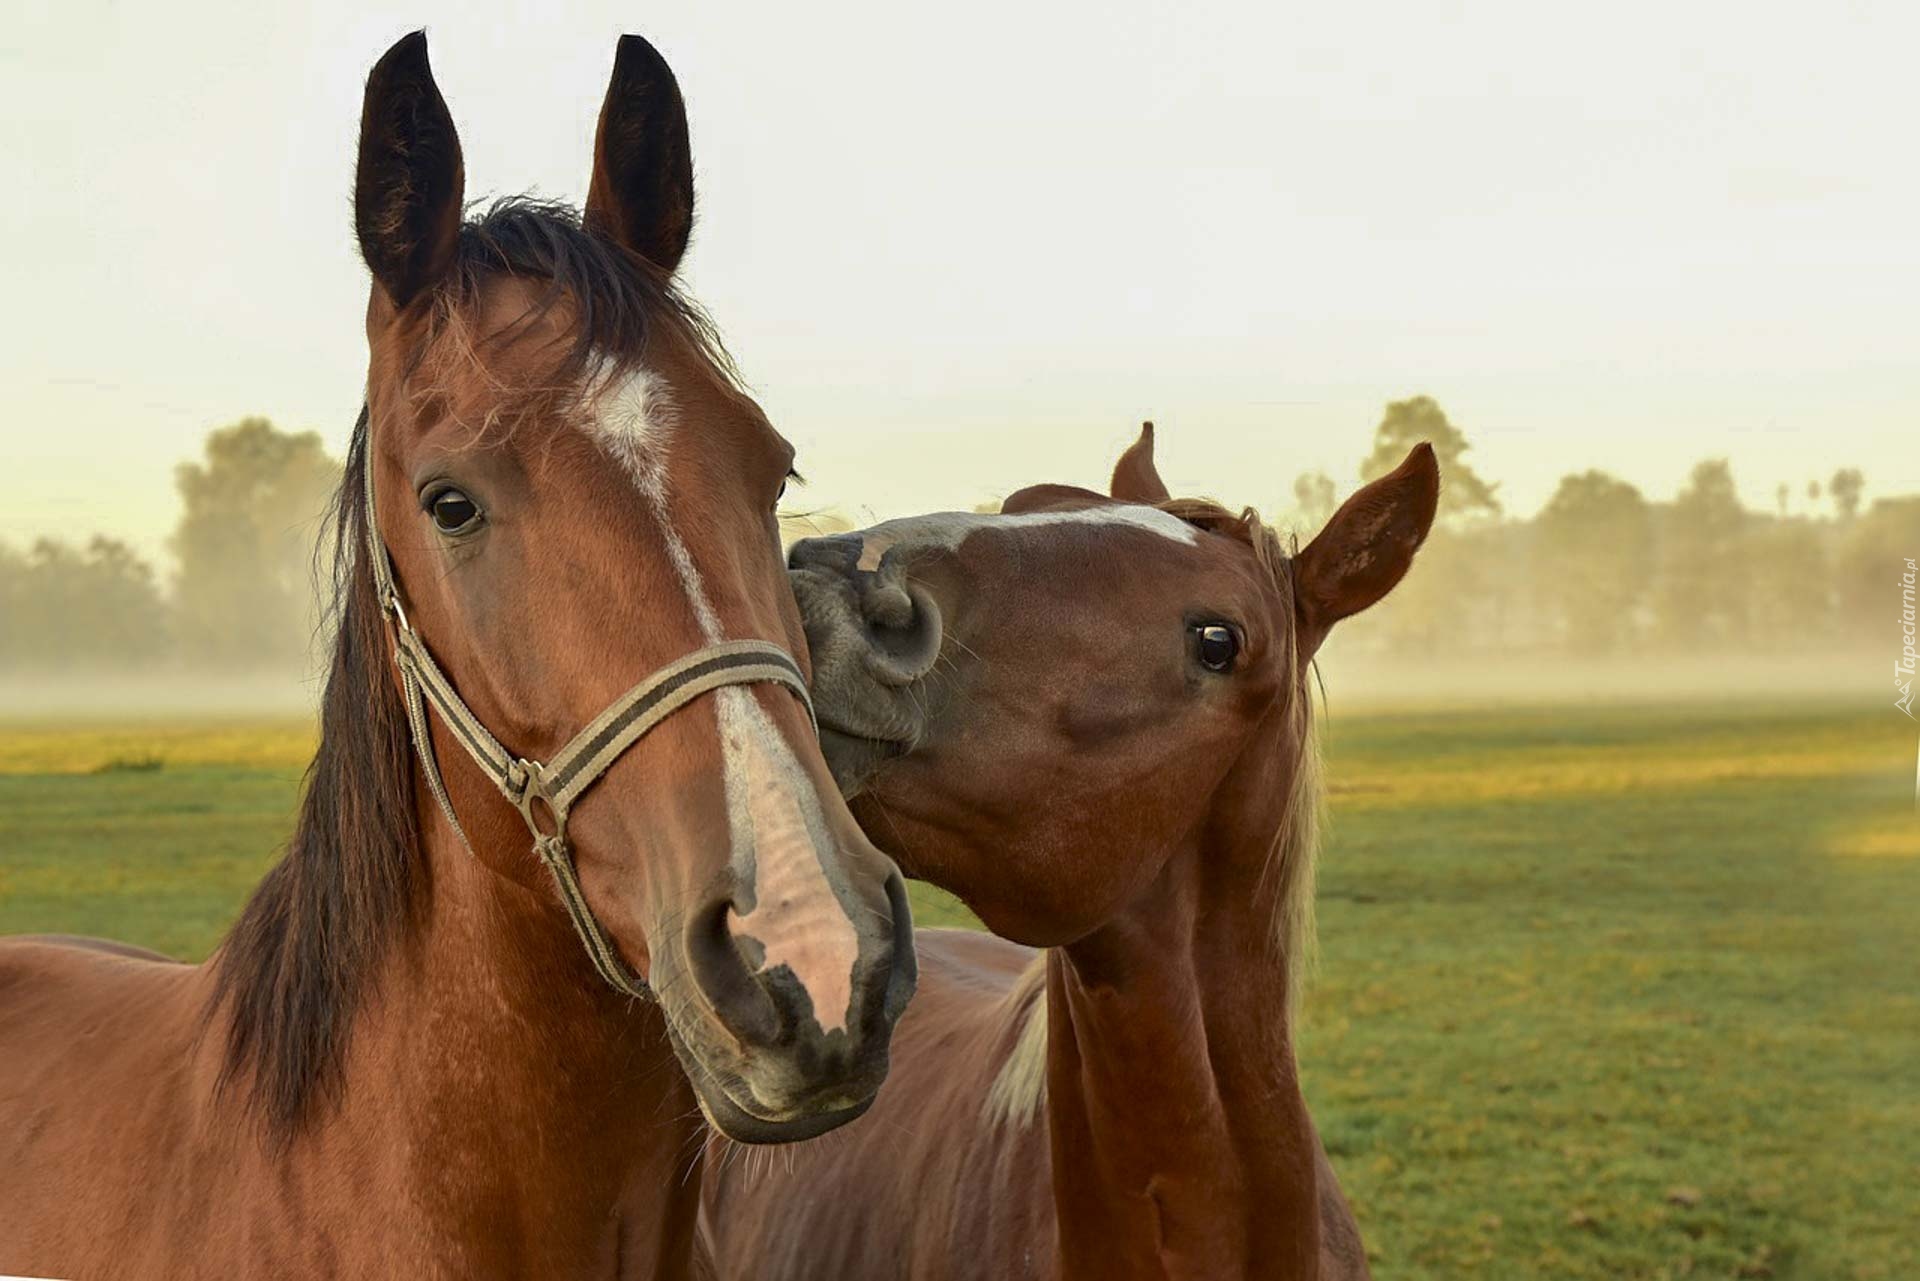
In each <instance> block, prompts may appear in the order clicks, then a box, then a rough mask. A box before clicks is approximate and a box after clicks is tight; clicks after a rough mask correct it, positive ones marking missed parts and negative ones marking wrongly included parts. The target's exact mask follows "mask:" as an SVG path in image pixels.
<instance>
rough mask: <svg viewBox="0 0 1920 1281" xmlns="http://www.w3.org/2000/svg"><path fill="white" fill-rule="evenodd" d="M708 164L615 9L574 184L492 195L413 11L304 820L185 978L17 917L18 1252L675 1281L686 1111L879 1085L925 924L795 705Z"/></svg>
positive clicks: (854, 1099)
mask: <svg viewBox="0 0 1920 1281" xmlns="http://www.w3.org/2000/svg"><path fill="white" fill-rule="evenodd" d="M691 173H692V169H691V160H690V157H689V154H688V151H687V136H686V117H685V111H684V107H683V105H682V103H681V100H680V95H679V91H678V88H677V86H676V85H675V83H674V81H673V77H672V74H671V72H670V71H669V70H668V69H667V67H666V64H665V63H664V61H662V60H661V59H660V56H659V54H658V53H657V52H656V51H654V50H653V48H652V47H651V46H650V45H648V44H647V43H646V42H645V41H644V40H640V39H639V38H638V37H627V38H625V39H623V40H622V41H621V44H620V48H619V53H618V55H617V57H616V60H615V65H614V74H613V79H612V83H611V85H610V86H609V89H608V94H607V100H606V105H605V107H604V109H603V111H602V115H601V121H600V128H599V132H598V135H597V137H596V145H595V159H594V174H593V178H592V182H591V185H590V192H591V194H590V196H589V201H588V205H587V208H586V210H585V213H584V215H581V214H574V213H573V212H572V211H570V210H565V209H562V208H559V207H556V206H550V205H544V204H539V203H536V202H530V201H526V200H509V201H503V202H500V203H499V204H496V205H495V206H493V207H492V208H491V209H488V210H487V211H485V212H484V213H482V214H480V215H479V216H478V217H476V218H474V219H472V220H467V219H465V218H464V217H463V214H462V199H463V183H464V170H463V166H462V161H461V153H460V147H459V142H458V139H457V137H456V135H455V131H454V126H453V120H452V117H451V114H450V113H449V112H448V110H447V107H446V104H445V102H444V101H443V100H442V99H441V97H440V94H439V90H438V89H437V87H436V86H435V85H434V82H433V79H432V75H431V72H430V70H429V68H428V65H427V58H426V43H425V38H424V36H422V35H420V34H418V33H416V34H414V35H413V36H409V37H407V38H405V39H403V40H402V41H401V42H400V43H399V44H397V45H395V46H394V48H393V49H392V50H390V51H389V52H388V54H387V55H386V56H385V57H383V58H382V59H381V60H380V63H379V64H378V65H377V66H376V67H375V68H374V72H373V74H372V76H371V77H370V79H369V81H368V86H367V97H366V105H365V109H364V114H363V117H362V128H361V141H360V157H359V164H358V169H357V181H356V196H355V215H356V226H357V228H358V231H359V236H360V244H361V252H362V256H363V257H364V259H365V260H366V262H367V264H368V266H369V268H370V269H371V271H372V275H373V289H372V293H371V296H370V298H369V303H368V311H367V331H368V344H369V349H370V358H369V376H368V386H367V408H366V411H365V412H364V414H363V416H362V419H361V421H360V423H359V424H358V425H357V426H356V428H355V431H354V435H353V438H352V443H351V446H350V449H349V452H348V458H347V465H346V468H345V477H344V480H343V482H342V487H341V491H340V495H339V497H338V498H337V500H336V511H335V516H336V529H337V534H336V540H337V541H336V547H335V551H336V556H335V561H336V564H337V566H338V570H337V573H338V578H339V581H338V584H337V587H336V597H337V599H336V601H335V617H336V620H337V629H336V635H335V638H334V651H333V656H332V665H331V669H330V672H329V675H328V679H327V682H326V689H325V694H324V696H323V699H322V706H321V717H320V731H321V732H320V747H319V750H318V752H317V754H316V756H315V758H314V762H313V765H312V768H311V769H310V771H309V774H308V779H307V786H306V789H305V791H304V793H303V795H302V797H301V801H300V810H299V814H298V816H297V818H296V821H295V825H294V831H293V835H292V838H291V840H290V841H289V844H288V848H287V850H286V852H285V854H284V856H283V857H282V859H281V860H280V861H279V863H278V864H276V866H275V867H274V868H273V869H272V870H271V871H270V872H269V873H268V875H267V876H266V878H265V879H264V880H263V881H262V883H261V884H260V886H259V887H258V888H257V889H256V890H255V892H254V894H253V896H252V898H251V899H250V900H249V902H248V904H247V905H246V907H245V909H244V910H243V911H242V913H241V916H240V919H239V921H238V922H237V923H236V924H235V926H234V928H233V929H232V931H231V932H230V933H229V934H228V936H227V938H226V940H225V941H224V942H223V943H222V945H221V946H220V948H219V950H218V951H217V952H216V953H215V954H214V955H213V956H212V957H211V958H210V959H209V960H208V961H207V962H206V963H205V964H203V965H199V966H186V965H176V964H170V963H166V962H162V961H157V960H153V959H149V958H147V957H145V956H142V955H139V954H138V950H137V949H129V948H126V947H124V946H119V945H113V944H102V943H98V942H95V941H74V940H57V939H55V940H47V939H22V940H13V941H10V942H3V943H0V1273H30V1274H39V1275H50V1276H69V1277H100V1276H109V1277H110V1276H129V1277H140V1278H153V1277H172V1276H206V1275H227V1276H368V1275H400V1276H426V1277H433V1276H446V1277H454V1276H458V1277H508V1276H567V1277H616V1276H624V1277H660V1278H672V1277H678V1276H681V1275H684V1274H685V1272H686V1271H687V1269H688V1266H689V1263H690V1251H691V1242H692V1233H693V1229H694V1224H695V1219H696V1215H697V1198H698V1194H699V1183H700V1181H699V1168H698V1153H699V1147H700V1136H701V1135H702V1134H703V1133H704V1132H705V1131H704V1127H703V1125H702V1122H701V1117H702V1115H703V1114H704V1115H705V1116H706V1118H707V1119H708V1121H710V1122H711V1123H712V1124H713V1125H715V1126H718V1127H719V1128H721V1129H722V1130H723V1131H725V1132H726V1133H728V1134H730V1135H732V1136H733V1137H735V1138H737V1139H741V1140H744V1141H749V1142H781V1141H790V1140H792V1139H794V1138H799V1137H805V1136H809V1135H812V1134H816V1133H820V1132H822V1131H823V1130H826V1129H829V1128H831V1127H832V1126H833V1125H835V1124H838V1123H840V1122H842V1121H844V1120H846V1119H849V1118H850V1117H852V1116H856V1115H858V1114H859V1113H860V1111H861V1110H862V1109H864V1108H865V1107H866V1106H867V1104H868V1103H870V1102H871V1099H872V1097H873V1094H874V1091H875V1090H876V1089H877V1088H878V1084H879V1081H880V1079H881V1078H882V1077H883V1076H884V1074H885V1071H886V1066H887V1044H888V1036H889V1033H890V1030H891V1026H892V1023H893V1020H894V1018H895V1016H896V1015H897V1014H898V1011H899V1007H900V1006H901V1004H902V1003H904V1001H905V999H906V997H907V995H908V994H909V993H910V992H911V990H912V974H913V967H912V960H911V933H910V927H909V926H908V923H907V919H906V914H905V911H904V900H903V898H902V889H901V886H900V883H899V875H898V872H897V871H895V870H894V869H893V867H892V865H891V864H890V863H889V862H888V861H887V860H886V859H885V858H884V856H882V855H880V854H879V852H878V851H877V850H875V849H874V848H873V847H872V845H871V844H870V843H869V842H867V841H866V840H865V838H864V837H862V836H861V835H860V834H859V831H858V828H857V826H856V825H855V823H854V821H853V819H852V816H851V815H850V814H849V813H848V812H847V811H846V809H845V807H844V805H843V804H842V803H841V802H840V800H839V797H838V794H837V791H836V790H835V789H834V788H833V787H832V784H831V777H830V775H829V773H828V771H827V766H826V764H825V762H824V760H823V759H822V758H821V756H820V753H819V749H818V746H817V743H816V741H815V738H814V734H813V726H812V724H811V721H810V718H809V715H808V704H807V702H806V696H805V692H804V685H803V682H802V679H801V677H802V675H803V669H802V668H801V666H800V665H801V664H804V662H805V646H804V634H803V633H802V631H801V626H800V621H799V618H798V616H797V612H796V610H795V607H794V602H793V599H792V597H791V595H790V594H789V593H788V591H787V590H786V584H785V579H784V576H783V574H782V572H781V566H780V560H779V543H778V529H777V521H776V518H775V514H774V505H775V503H776V502H777V498H778V494H779V492H780V489H781V487H782V482H783V478H784V476H785V475H786V474H788V472H789V471H790V470H791V463H792V450H791V448H790V447H789V446H788V445H787V444H786V443H785V442H784V441H783V440H781V439H780V437H779V436H778V434H777V433H776V432H774V430H773V429H772V426H771V425H770V424H769V423H768V422H767V420H766V418H765V416H764V414H762V413H761V412H760V410H759V408H758V406H756V405H754V404H753V402H752V401H751V399H750V398H749V397H748V396H747V395H746V394H745V393H744V391H742V390H740V388H739V387H738V385H737V383H736V382H735V381H734V380H733V379H732V377H731V376H730V373H729V367H728V365H727V362H726V360H725V358H724V353H722V352H720V351H719V350H718V348H717V346H716V345H715V344H714V342H713V341H712V339H711V336H710V334H709V333H708V331H707V329H706V328H705V322H704V320H703V319H702V317H701V316H700V314H699V313H698V312H697V310H695V309H694V308H692V307H691V305H690V304H688V303H686V302H685V301H684V299H682V298H681V297H680V295H679V294H678V293H677V292H676V291H675V289H674V287H673V286H672V283H671V279H672V275H673V272H674V270H675V268H676V267H677V264H678V262H679V258H680V255H681V253H682V251H683V250H684V249H685V247H686V243H687V234H688V231H689V229H690V227H691V220H692V208H693V205H692V201H693V192H692V185H691V184H692V177H691ZM743 656H751V657H752V659H753V660H754V662H753V665H752V666H751V667H749V666H747V665H744V664H742V663H740V662H738V661H737V660H740V659H742V657H743ZM790 656H791V657H790ZM767 659H771V660H777V662H772V663H761V662H760V661H759V660H767ZM702 662H707V663H708V664H709V666H707V667H704V668H703V667H702V666H701V663H702ZM423 671H424V672H430V673H431V675H432V676H433V677H434V678H435V679H436V680H437V681H438V682H439V683H438V684H436V685H435V686H434V697H433V700H432V701H433V706H432V709H431V710H429V709H428V708H427V707H426V705H425V703H424V702H423V701H422V699H421V697H420V694H419V691H420V688H421V685H420V676H421V673H422V672H423ZM669 680H677V681H679V683H678V684H677V685H672V686H669V685H665V684H662V683H661V682H663V681H669ZM662 690H667V691H668V693H667V694H665V695H663V696H662V697H663V699H664V698H672V699H673V700H674V701H673V702H671V704H670V705H669V704H668V703H667V702H665V701H662V702H659V703H656V704H654V705H653V706H652V710H653V711H655V712H658V713H659V715H658V716H657V717H655V718H653V719H650V720H645V721H641V720H636V719H633V718H632V717H630V716H629V715H628V713H630V712H633V711H634V710H635V709H636V708H640V704H639V703H638V702H636V701H634V700H638V699H642V698H644V697H645V696H646V695H648V694H649V692H659V691H662ZM622 691H626V692H625V694H623V693H622ZM640 710H646V709H644V708H641V709H640ZM629 731H630V732H629ZM496 736H497V737H496ZM576 745H581V746H580V748H579V750H576ZM541 761H545V762H547V763H548V764H549V765H552V766H553V767H554V769H555V775H554V778H561V779H564V780H566V781H564V782H554V779H553V778H549V777H547V776H546V775H544V774H543V773H542V772H541V771H542V768H543V767H542V766H541V765H539V763H538V762H541ZM436 762H437V764H436ZM496 765H497V766H498V768H497V769H496V768H494V767H495V766H496ZM583 944H584V946H583ZM603 980H604V981H603Z"/></svg>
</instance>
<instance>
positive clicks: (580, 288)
mask: <svg viewBox="0 0 1920 1281" xmlns="http://www.w3.org/2000/svg"><path fill="white" fill-rule="evenodd" d="M502 276H507V277H513V278H517V279H522V280H534V281H539V282H542V283H543V285H544V289H543V290H542V292H541V295H540V297H539V299H538V300H537V301H536V302H535V303H534V305H533V306H532V307H531V308H530V309H529V310H528V311H527V312H526V314H525V315H523V316H521V317H520V318H519V319H518V320H517V321H516V322H515V323H514V324H511V325H509V326H507V327H506V329H505V330H504V331H502V332H499V333H497V334H491V335H488V336H486V337H484V338H483V337H481V336H479V335H478V334H477V333H476V331H475V329H474V326H473V325H472V323H471V320H470V319H469V318H470V317H471V316H472V315H473V314H474V313H475V312H476V311H477V309H478V305H479V303H480V301H481V298H482V296H483V294H484V293H485V291H486V289H487V287H488V285H489V284H490V283H492V282H493V281H495V280H497V279H499V278H500V277H502ZM562 303H564V304H566V305H567V307H568V308H569V309H570V312H571V315H570V319H571V320H572V323H573V331H574V341H573V344H572V346H571V347H570V348H569V349H568V351H567V352H566V353H565V355H564V357H563V358H562V360H561V361H560V363H559V365H558V367H557V368H556V369H554V370H553V372H552V380H553V381H552V385H551V386H549V387H546V388H535V389H530V390H532V391H533V392H534V393H535V395H534V396H533V397H532V400H533V403H535V404H538V403H539V401H540V399H541V398H540V396H539V395H538V393H539V392H542V391H544V392H549V393H552V394H553V395H554V396H557V397H559V398H561V399H563V400H565V399H571V398H575V397H577V396H579V395H580V394H581V392H582V390H583V389H585V390H591V389H592V388H593V387H595V386H597V385H599V384H600V383H602V382H603V381H604V379H605V378H606V377H607V376H608V375H609V374H611V373H614V372H616V371H624V370H626V369H629V368H631V367H632V366H633V365H634V364H635V363H636V362H637V361H638V360H639V359H640V357H641V356H642V355H643V354H644V352H645V350H646V345H647V338H648V335H649V334H650V333H651V332H652V331H653V330H654V329H655V327H656V326H659V325H666V326H667V327H669V328H671V329H673V330H674V331H675V332H677V333H678V334H679V335H680V336H681V337H683V338H684V339H685V340H687V341H688V342H689V343H690V344H691V345H692V346H693V347H694V348H695V349H696V350H697V351H698V352H699V353H700V354H701V355H702V356H704V357H705V358H706V360H707V363H708V364H710V365H711V366H712V367H713V369H714V370H715V372H716V373H717V374H718V375H719V376H720V377H721V379H722V380H723V381H724V382H726V384H727V385H728V386H729V387H732V388H734V389H736V390H738V389H739V388H740V386H741V383H740V376H739V372H738V370H737V369H736V368H735V366H734V363H733V359H732V357H731V356H729V355H728V354H727V350H726V346H725V344H724V343H722V342H721V340H720V334H719V330H718V329H717V328H716V327H715V325H714V323H713V321H712V319H711V318H709V317H708V315H707V314H706V312H705V311H703V310H702V309H701V308H700V306H699V304H697V303H695V302H694V301H693V300H692V299H691V298H689V297H688V296H687V295H685V294H684V293H682V292H680V290H679V289H677V288H676V287H675V286H674V284H673V282H672V280H671V279H670V278H669V277H668V276H666V275H665V274H663V273H662V272H661V271H660V270H659V269H658V268H656V267H655V266H654V265H653V264H652V263H649V262H647V261H646V260H645V259H643V258H641V257H640V256H639V255H637V254H635V253H633V252H631V251H629V250H627V249H625V248H623V247H622V246H620V245H617V244H615V243H614V242H613V241H611V240H608V239H606V238H605V237H603V236H601V235H599V234H598V233H597V232H595V231H593V230H591V229H589V228H588V227H587V226H585V225H584V223H583V222H582V220H581V216H580V214H579V212H578V211H577V210H575V209H574V208H573V207H572V206H571V205H567V204H563V203H559V202H554V201H544V200H536V199H534V198H532V197H530V196H506V197H502V198H500V199H497V200H495V201H493V202H492V203H491V204H489V205H487V206H486V207H485V208H483V209H481V210H480V211H479V212H478V214H477V216H475V217H473V218H471V219H469V220H468V221H467V222H466V223H465V224H463V225H462V226H461V228H460V238H459V242H458V245H457V247H456V249H455V252H454V263H453V267H452V269H451V270H450V271H449V273H448V276H447V279H446V280H445V281H444V282H442V284H441V285H440V287H439V288H438V290H437V291H436V293H435V294H434V297H433V302H432V308H431V311H430V313H429V315H430V319H429V324H428V330H427V339H426V341H425V342H423V343H422V344H420V346H419V348H418V349H417V350H416V352H415V353H414V354H415V359H416V362H418V361H420V360H423V359H425V358H426V357H427V356H428V354H429V353H433V354H435V355H437V356H438V357H439V358H440V359H441V361H442V362H444V363H448V364H451V365H452V366H454V367H455V368H458V369H460V370H461V371H462V372H463V373H477V374H478V375H479V376H480V377H482V378H491V377H492V372H491V370H490V368H489V361H488V359H487V357H488V354H489V349H490V348H492V347H496V346H501V345H505V344H507V343H510V342H511V341H512V340H513V339H514V338H515V337H516V336H518V335H519V334H520V333H521V332H522V331H523V330H524V329H525V328H526V327H527V326H529V325H531V324H533V323H534V322H535V321H538V320H539V319H541V318H542V317H544V316H545V315H547V314H548V313H549V312H550V311H552V310H553V309H554V307H556V306H558V305H560V304H562ZM407 372H408V374H409V375H411V374H414V373H417V372H418V365H417V364H416V366H415V367H413V368H410V369H409V370H408V371H407ZM425 381H427V382H431V381H432V380H431V379H429V380H425ZM421 390H422V391H426V392H430V391H431V390H433V389H432V388H431V387H424V388H422V389H421ZM523 399H524V398H523Z"/></svg>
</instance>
